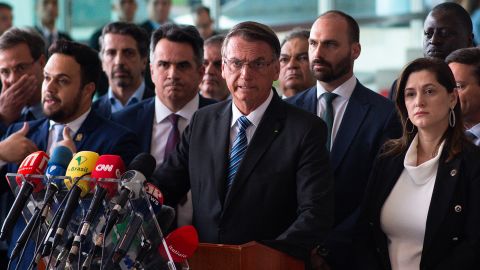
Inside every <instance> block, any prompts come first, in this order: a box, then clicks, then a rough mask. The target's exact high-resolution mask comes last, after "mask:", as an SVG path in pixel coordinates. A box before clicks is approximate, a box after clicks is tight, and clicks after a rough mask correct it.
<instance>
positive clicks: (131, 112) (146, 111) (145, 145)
mask: <svg viewBox="0 0 480 270" xmlns="http://www.w3.org/2000/svg"><path fill="white" fill-rule="evenodd" d="M215 102H216V101H215V100H213V99H208V98H204V97H202V96H200V101H199V104H198V105H199V108H202V107H204V106H207V105H210V104H213V103H215ZM154 117H155V97H152V98H149V99H147V100H144V101H142V102H140V103H138V104H135V105H132V106H130V107H128V108H125V109H124V110H122V111H119V112H116V113H114V114H112V120H113V121H115V122H116V123H118V124H120V125H123V126H125V127H127V128H128V129H130V130H132V131H134V132H135V134H136V135H137V142H138V144H139V146H140V150H141V152H146V153H150V146H151V145H150V144H151V143H152V129H153V118H154Z"/></svg>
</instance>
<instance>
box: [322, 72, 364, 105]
mask: <svg viewBox="0 0 480 270" xmlns="http://www.w3.org/2000/svg"><path fill="white" fill-rule="evenodd" d="M356 85H357V78H355V76H352V77H350V79H348V80H346V81H345V82H344V83H342V84H341V85H340V86H338V87H337V88H335V89H333V91H332V93H335V94H337V95H339V96H341V97H343V98H345V99H350V97H351V96H352V93H353V89H355V86H356ZM325 92H327V90H325V88H323V86H322V84H321V83H320V82H319V81H317V99H320V97H321V96H322V94H323V93H325Z"/></svg>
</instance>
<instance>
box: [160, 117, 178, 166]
mask: <svg viewBox="0 0 480 270" xmlns="http://www.w3.org/2000/svg"><path fill="white" fill-rule="evenodd" d="M179 117H180V116H178V115H176V114H174V113H172V114H170V115H169V116H168V118H167V119H168V121H170V123H171V124H172V129H171V130H170V133H169V134H168V139H167V145H166V146H165V154H164V156H163V162H165V161H166V160H167V158H168V157H169V156H170V154H171V153H172V152H173V150H175V146H176V145H177V143H178V142H179V141H180V132H179V131H178V118H179Z"/></svg>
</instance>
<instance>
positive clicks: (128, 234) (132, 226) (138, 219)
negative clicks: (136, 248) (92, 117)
mask: <svg viewBox="0 0 480 270" xmlns="http://www.w3.org/2000/svg"><path fill="white" fill-rule="evenodd" d="M142 223H143V217H142V215H141V214H138V213H133V216H132V218H131V219H130V222H129V223H128V226H127V229H126V230H125V233H124V234H123V236H122V238H121V239H120V241H119V242H118V244H117V247H116V248H115V250H114V252H113V255H112V260H111V262H110V263H111V264H113V266H117V265H118V263H119V262H120V260H121V259H122V258H123V257H124V256H125V255H126V254H127V251H128V249H129V248H130V246H131V245H132V242H133V240H134V239H135V236H136V235H137V232H138V230H139V229H140V227H141V226H142Z"/></svg>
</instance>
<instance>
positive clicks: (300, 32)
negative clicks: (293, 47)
mask: <svg viewBox="0 0 480 270" xmlns="http://www.w3.org/2000/svg"><path fill="white" fill-rule="evenodd" d="M309 37H310V30H307V29H301V28H295V29H293V30H292V31H290V32H289V33H288V34H287V35H286V36H285V38H284V39H283V40H282V43H281V44H280V47H283V45H285V43H287V42H288V41H290V40H292V39H295V38H299V39H304V40H308V38H309Z"/></svg>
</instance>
